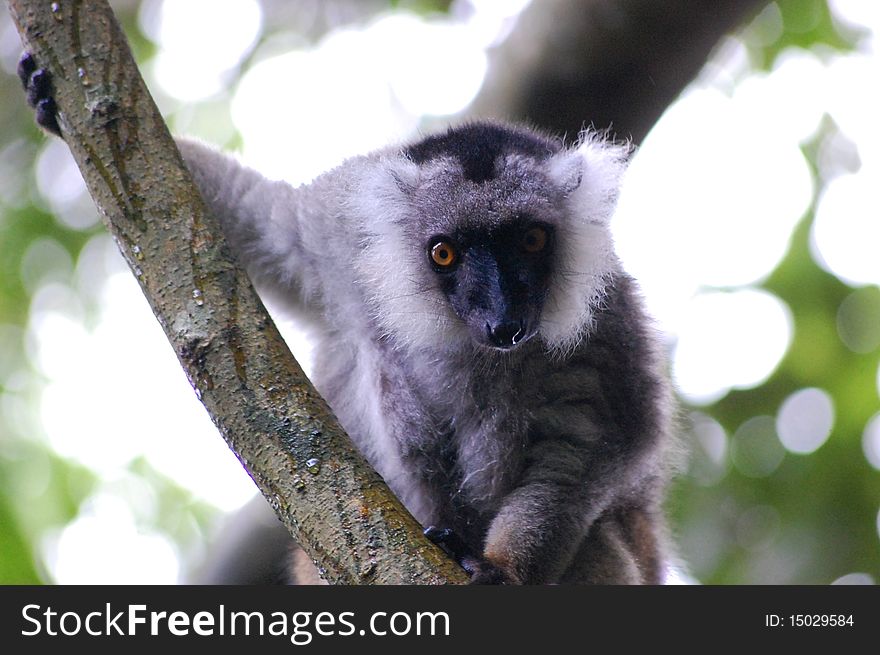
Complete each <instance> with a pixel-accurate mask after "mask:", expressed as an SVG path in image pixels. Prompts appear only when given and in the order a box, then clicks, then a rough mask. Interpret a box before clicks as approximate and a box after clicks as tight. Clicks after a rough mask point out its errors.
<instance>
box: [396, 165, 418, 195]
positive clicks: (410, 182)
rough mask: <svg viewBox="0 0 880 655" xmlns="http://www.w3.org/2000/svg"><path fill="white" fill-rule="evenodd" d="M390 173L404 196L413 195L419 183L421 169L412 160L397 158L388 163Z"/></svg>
mask: <svg viewBox="0 0 880 655" xmlns="http://www.w3.org/2000/svg"><path fill="white" fill-rule="evenodd" d="M388 173H389V174H390V175H391V179H393V180H394V184H395V185H396V186H397V188H398V190H399V191H400V192H401V193H402V194H403V195H405V196H410V195H412V193H413V191H415V188H416V186H417V185H418V182H419V167H418V166H417V165H416V164H415V163H414V162H413V161H412V160H411V159H409V158H408V157H395V158H394V159H392V160H391V161H389V162H388Z"/></svg>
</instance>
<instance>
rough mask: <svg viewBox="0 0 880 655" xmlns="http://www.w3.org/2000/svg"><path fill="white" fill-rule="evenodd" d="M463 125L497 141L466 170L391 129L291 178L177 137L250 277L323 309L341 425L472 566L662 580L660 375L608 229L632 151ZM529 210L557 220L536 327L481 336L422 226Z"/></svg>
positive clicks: (488, 221)
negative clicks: (380, 139)
mask: <svg viewBox="0 0 880 655" xmlns="http://www.w3.org/2000/svg"><path fill="white" fill-rule="evenodd" d="M470 129H476V130H478V131H479V133H480V136H481V138H482V139H484V140H489V141H492V140H493V139H495V138H496V137H497V138H500V139H502V142H501V143H495V142H493V145H492V147H493V150H492V151H491V161H489V162H488V163H485V162H483V161H481V160H478V159H476V160H474V161H475V162H476V163H473V162H472V164H471V169H472V170H473V169H475V167H477V166H482V168H476V170H478V172H479V177H476V176H475V175H474V174H473V173H470V174H469V176H466V175H465V174H464V172H463V167H462V163H461V162H462V161H463V160H462V159H461V158H460V155H459V154H457V152H451V154H449V155H448V156H447V155H444V151H443V149H442V148H439V147H435V146H434V145H433V142H432V143H431V144H429V145H430V146H431V147H430V148H423V149H422V151H420V156H419V158H418V163H416V161H415V160H414V158H413V157H412V156H410V155H408V154H407V151H406V147H394V148H388V149H385V150H382V151H379V152H376V153H373V154H370V155H367V156H363V157H358V158H354V159H351V160H349V161H347V162H345V163H344V164H342V165H341V166H340V167H338V168H336V169H334V170H332V171H330V172H328V173H326V174H324V175H322V176H321V177H319V178H318V179H316V180H315V181H314V182H313V183H311V184H309V185H307V186H302V187H299V188H292V187H290V186H289V185H287V184H285V183H283V182H270V181H268V180H266V179H264V178H263V177H262V176H260V175H259V174H257V173H255V172H254V171H251V170H249V169H246V168H244V167H242V166H241V165H239V164H238V163H237V162H236V161H235V160H234V159H232V158H231V157H228V156H226V155H222V154H220V153H217V152H216V151H214V150H212V149H210V148H208V147H206V146H203V145H201V144H198V143H195V142H192V141H188V140H180V141H179V145H180V147H181V152H182V153H183V155H184V158H185V159H186V161H187V163H188V165H189V167H190V169H191V170H192V172H193V174H194V176H195V179H196V182H197V184H198V186H199V187H200V189H201V190H202V192H203V195H204V196H205V200H206V202H207V203H208V205H209V206H210V208H211V209H212V210H213V211H214V212H215V213H216V214H217V216H218V217H219V219H220V220H221V222H222V224H223V226H224V229H225V231H226V233H227V236H228V238H229V240H230V242H231V243H232V246H233V248H234V249H235V250H236V252H237V254H238V256H239V257H240V258H241V259H242V261H243V263H244V264H245V265H246V266H247V267H248V269H249V271H250V272H251V274H252V275H253V276H254V277H255V278H256V279H257V280H258V281H260V282H262V284H263V285H264V286H266V285H268V286H270V287H272V288H273V289H274V290H275V291H276V292H280V295H281V296H283V297H284V299H285V304H286V305H288V306H290V307H292V308H294V309H295V310H297V311H298V312H299V313H300V314H302V315H304V316H305V317H306V318H308V319H310V320H313V321H317V322H319V323H320V324H321V325H322V329H321V334H320V337H319V343H318V344H317V346H316V353H317V357H316V362H315V372H314V380H313V381H314V383H315V385H316V387H317V388H318V390H319V391H320V392H321V393H322V394H323V395H324V397H325V398H326V399H327V401H328V402H329V403H330V405H331V407H332V408H333V410H334V411H335V412H336V414H337V416H338V417H339V419H340V421H341V423H342V425H343V427H344V428H345V429H346V430H347V431H348V433H349V434H350V435H351V437H352V439H353V440H354V441H355V443H356V444H357V446H358V447H359V448H360V450H361V451H362V452H363V453H364V455H365V456H366V457H367V459H368V460H369V461H370V463H371V464H372V465H373V466H374V467H375V468H376V469H377V470H378V471H379V473H380V474H381V475H382V476H383V477H384V478H385V480H386V481H387V482H388V484H389V485H390V487H391V488H392V490H393V491H394V492H395V493H396V494H397V495H398V496H399V497H400V498H401V500H402V501H403V502H404V503H405V504H406V506H407V507H408V508H409V510H410V511H411V512H412V513H413V514H414V515H415V517H416V518H417V519H418V520H419V521H420V522H421V523H422V524H423V525H424V526H428V525H438V526H442V527H448V528H452V529H453V530H455V531H456V532H457V533H458V534H459V535H460V536H461V537H462V538H463V539H464V540H465V541H466V542H467V543H468V544H469V546H470V547H471V548H472V549H473V550H474V551H476V552H478V553H482V557H483V559H482V560H481V562H480V563H479V564H477V565H476V566H475V567H474V571H475V572H474V580H475V581H481V580H485V579H493V580H495V581H498V580H501V581H505V582H519V583H549V582H600V583H632V582H653V583H656V582H659V581H660V580H661V565H660V562H661V557H662V554H661V549H660V543H661V541H662V524H663V522H662V518H661V512H660V507H659V504H660V496H661V490H662V486H663V480H664V477H665V472H664V465H663V453H664V451H665V444H666V442H667V440H668V433H669V420H670V419H669V407H670V402H669V392H668V388H667V384H666V382H665V377H664V375H663V373H662V369H663V365H662V362H661V358H660V357H658V353H657V347H656V345H655V342H654V337H653V335H652V334H651V331H650V330H649V328H648V327H647V321H646V319H645V317H644V315H643V311H642V308H641V303H640V301H639V299H638V296H637V292H636V290H635V285H634V283H633V281H632V280H631V279H630V278H629V277H628V276H627V275H626V273H624V272H623V271H622V270H621V267H620V265H619V263H618V261H617V259H616V257H615V256H614V254H613V250H612V245H611V237H610V233H609V231H608V221H609V219H610V216H611V214H612V212H613V209H614V203H615V201H616V195H617V189H618V185H619V178H620V175H621V174H622V172H623V168H624V162H625V159H626V156H627V150H626V148H621V147H618V146H613V145H610V144H607V143H604V142H603V141H602V140H601V139H599V138H598V137H596V136H595V135H586V136H585V137H584V138H583V139H582V141H581V143H580V145H579V146H577V147H576V148H573V149H565V148H562V147H561V146H560V145H558V144H557V145H555V146H553V145H552V143H551V142H550V141H549V140H548V141H547V143H548V144H550V145H548V148H547V151H546V153H543V151H541V149H540V147H539V146H540V143H539V144H538V147H535V146H534V145H533V144H531V142H530V144H529V149H528V151H524V150H522V149H521V148H519V147H518V145H517V141H516V140H515V139H511V140H510V144H508V143H507V142H506V141H504V139H505V136H504V135H505V133H506V132H505V131H506V130H510V133H515V134H518V135H520V137H522V135H524V134H525V135H526V136H528V134H531V133H526V132H525V131H524V130H522V129H521V128H506V127H497V126H496V127H493V126H491V125H488V126H486V125H482V126H481V124H477V127H476V128H473V127H472V128H470ZM496 131H498V132H499V134H500V136H497V135H496V134H495V132H496ZM450 134H453V135H457V136H459V137H460V136H461V135H460V134H458V133H456V132H454V130H452V131H450ZM535 138H536V139H539V140H540V139H544V137H543V136H540V135H536V136H535ZM456 147H458V148H461V144H458V145H457V146H456ZM496 151H497V152H496ZM425 153H427V154H425ZM471 178H474V179H471ZM524 214H527V215H529V216H532V217H538V218H539V219H540V220H541V221H542V222H543V223H545V224H547V225H550V226H552V228H553V229H554V230H555V234H556V237H557V243H558V248H557V250H556V251H555V252H554V261H553V269H552V277H551V279H550V283H549V288H548V290H547V294H546V302H545V303H544V306H543V309H542V311H541V319H540V323H539V325H538V327H537V332H536V334H535V336H534V338H531V339H529V340H528V341H526V342H525V343H523V344H522V345H519V346H518V347H515V348H511V349H509V350H493V349H490V348H487V347H485V346H484V345H482V344H480V343H477V342H475V340H474V339H473V338H472V337H471V333H470V332H469V331H468V329H467V326H466V325H464V323H463V321H462V319H461V318H459V316H458V315H456V312H454V311H453V310H452V309H451V308H450V306H449V303H448V302H447V299H446V297H445V296H444V294H443V292H442V291H441V289H440V285H439V282H438V279H437V278H438V276H437V273H436V272H435V271H433V270H432V269H431V267H430V266H429V265H428V262H427V259H426V253H425V243H426V241H427V239H428V238H429V237H431V236H432V235H435V234H448V233H450V232H452V231H454V230H461V229H465V228H466V229H468V230H471V231H472V232H476V233H480V231H484V232H485V233H486V234H490V233H492V231H493V230H494V229H495V228H497V227H499V226H503V225H505V224H506V223H509V222H510V221H511V220H513V217H515V216H522V215H524ZM275 295H279V294H278V293H276V294H275ZM490 570H491V571H494V572H495V573H496V574H498V575H496V576H495V577H494V578H492V577H491V576H489V577H487V576H486V575H484V574H485V573H486V572H487V571H490Z"/></svg>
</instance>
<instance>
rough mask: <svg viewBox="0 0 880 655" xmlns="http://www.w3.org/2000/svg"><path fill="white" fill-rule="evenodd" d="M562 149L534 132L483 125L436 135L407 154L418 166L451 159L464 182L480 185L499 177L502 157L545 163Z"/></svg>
mask: <svg viewBox="0 0 880 655" xmlns="http://www.w3.org/2000/svg"><path fill="white" fill-rule="evenodd" d="M560 149H561V146H560V144H559V143H557V142H556V141H553V140H551V139H545V138H543V137H541V136H540V135H537V134H535V133H534V132H528V131H525V130H521V129H518V128H515V127H509V126H506V125H498V124H496V123H486V122H480V123H469V124H466V125H461V126H459V127H450V128H449V129H448V130H447V131H446V133H445V134H435V135H433V136H429V137H428V138H426V139H423V140H422V141H419V142H418V143H414V144H413V145H411V146H408V147H407V148H405V149H404V154H405V155H406V156H407V157H409V158H410V159H411V160H412V161H414V162H415V163H416V164H423V163H425V162H428V161H431V160H432V159H438V158H440V157H452V158H454V159H456V160H458V162H459V163H460V164H461V167H462V169H463V170H464V177H465V179H467V180H470V181H472V182H477V183H479V182H485V181H486V180H491V179H493V178H494V177H495V176H496V175H497V171H496V168H495V163H496V161H497V160H498V157H500V156H501V155H505V154H509V153H520V154H523V155H526V156H529V157H534V158H535V159H537V160H539V161H543V160H545V159H547V158H548V157H550V156H551V155H554V154H556V153H557V152H559V151H560Z"/></svg>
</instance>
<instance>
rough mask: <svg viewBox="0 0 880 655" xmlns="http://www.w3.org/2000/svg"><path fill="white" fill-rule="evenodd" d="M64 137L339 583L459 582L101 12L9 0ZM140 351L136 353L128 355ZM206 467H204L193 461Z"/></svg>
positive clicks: (211, 395) (186, 364)
mask: <svg viewBox="0 0 880 655" xmlns="http://www.w3.org/2000/svg"><path fill="white" fill-rule="evenodd" d="M9 7H10V10H11V13H12V16H13V19H14V20H15V23H16V25H17V26H18V29H19V32H20V33H21V34H22V37H23V40H24V44H25V48H26V49H28V50H29V51H30V52H31V53H32V54H33V55H34V57H35V59H36V60H37V62H39V64H40V65H41V66H44V67H46V68H47V69H48V70H49V72H50V74H51V75H52V78H53V80H54V85H55V100H56V103H57V105H58V108H59V123H60V125H61V130H62V134H63V135H64V138H65V140H66V141H67V143H68V145H69V146H70V149H71V151H72V153H73V156H74V158H75V159H76V162H77V164H78V165H79V168H80V170H81V171H82V174H83V177H84V178H85V180H86V184H87V185H88V188H89V191H90V193H91V195H92V198H93V199H94V201H95V203H96V204H97V206H98V209H99V210H100V212H101V214H102V215H103V217H104V222H105V224H106V225H107V228H108V229H109V230H110V231H111V233H112V234H113V236H114V238H115V239H116V242H117V243H118V244H119V247H120V249H121V250H122V254H123V256H124V257H125V259H126V261H127V262H128V264H129V266H130V267H131V269H132V271H133V272H134V274H135V276H136V277H137V279H138V281H139V283H140V285H141V288H142V289H143V291H144V294H145V295H146V296H147V299H148V300H149V302H150V305H151V307H152V309H153V312H154V313H155V315H156V318H157V319H158V320H159V323H160V324H161V325H162V327H163V329H164V330H165V333H166V335H167V336H168V340H169V341H170V342H171V345H172V346H173V348H174V350H175V352H176V353H177V357H178V359H179V360H180V363H181V365H182V366H183V368H184V370H185V371H186V374H187V376H188V377H189V380H190V383H191V384H192V386H193V388H194V389H195V390H196V393H197V394H198V395H199V397H200V398H201V400H202V403H203V404H204V405H205V407H206V408H207V410H208V412H209V414H210V415H211V418H212V419H213V421H214V423H215V424H216V426H217V428H218V429H219V430H220V432H221V434H222V435H223V437H224V438H225V439H226V441H227V443H228V444H229V446H230V448H232V450H233V451H234V452H235V453H236V455H237V456H238V458H239V459H240V460H241V462H242V464H243V465H244V466H245V468H246V469H247V470H248V472H249V473H250V475H251V477H252V478H253V479H254V481H255V482H256V483H257V485H258V486H259V488H260V490H261V491H262V492H263V494H264V495H265V496H266V498H267V499H268V500H269V502H270V504H271V505H272V507H273V508H274V509H275V511H276V512H277V514H278V516H279V517H280V518H281V520H282V521H283V522H284V524H285V525H286V526H287V528H288V530H289V531H290V533H291V535H293V537H294V538H295V539H296V541H297V542H298V543H300V544H301V545H302V546H303V548H304V549H305V550H306V552H307V553H308V554H309V555H310V556H311V557H313V558H314V559H315V560H317V561H318V562H319V563H320V565H321V567H322V568H323V569H324V570H325V571H326V577H327V579H328V580H330V581H331V582H338V583H351V584H365V583H372V584H381V583H384V584H387V583H448V582H464V581H466V576H465V575H464V573H463V572H462V571H461V569H459V568H458V567H457V566H455V564H453V563H452V562H451V561H450V560H449V559H448V558H447V557H446V556H445V555H444V554H443V552H442V551H441V550H440V549H439V548H437V547H436V546H434V545H433V544H431V543H429V542H428V541H427V540H426V539H425V538H424V537H423V536H422V534H421V528H420V527H419V525H418V524H417V523H416V521H415V520H414V519H413V518H412V517H411V516H410V515H409V513H408V512H407V511H406V510H405V509H404V507H403V506H402V505H401V503H400V502H399V501H398V500H397V499H396V498H395V497H394V495H393V494H392V493H391V492H390V490H389V489H388V488H387V487H386V486H385V484H384V482H383V481H382V479H381V478H380V477H379V476H378V475H377V474H376V473H375V472H373V471H372V470H371V469H370V467H369V465H368V464H367V463H366V462H365V460H364V459H363V457H362V456H361V455H360V454H359V453H358V452H357V451H356V450H355V449H354V447H353V446H352V445H351V443H350V442H349V440H348V437H347V436H346V435H345V433H344V432H343V431H342V429H341V428H340V426H339V424H338V423H337V421H336V419H335V418H334V417H333V415H332V413H331V411H330V409H329V408H328V407H327V405H326V403H325V402H324V401H323V400H322V399H321V397H320V396H319V395H318V394H317V392H316V391H315V390H314V388H313V387H312V386H311V384H310V383H309V381H308V380H307V379H306V377H305V375H303V372H302V370H301V369H300V367H299V365H298V364H297V363H296V361H295V360H294V359H293V356H292V355H291V354H290V351H289V350H288V349H287V346H286V345H285V343H284V341H283V340H282V339H281V337H280V335H279V333H278V331H277V330H276V328H275V325H274V324H273V323H272V321H271V319H270V318H269V316H268V314H267V313H266V311H265V309H264V308H263V306H262V303H261V302H260V300H259V298H258V297H257V296H256V294H255V293H254V290H253V288H252V287H251V284H250V282H249V281H248V279H247V277H246V275H245V274H244V273H243V271H242V270H241V269H240V268H239V267H238V266H237V265H236V264H235V262H234V261H233V259H232V257H231V256H230V251H229V250H228V248H227V246H226V244H225V242H224V240H223V237H222V235H221V233H220V231H219V227H218V225H217V224H216V223H215V221H214V219H213V217H212V216H210V215H209V214H207V212H206V210H205V206H204V204H203V202H202V199H201V197H200V196H199V193H198V191H197V189H196V188H195V186H194V185H193V182H192V179H191V177H190V175H189V173H188V171H187V170H186V168H185V166H184V163H183V160H182V159H181V157H180V154H179V153H178V152H177V148H176V146H175V144H174V141H173V140H172V138H171V135H170V134H169V132H168V129H167V127H166V126H165V123H164V121H163V120H162V117H161V116H160V115H159V112H158V110H157V108H156V106H155V104H154V103H153V101H152V98H151V97H150V95H149V93H148V92H147V90H146V87H145V85H144V82H143V80H142V79H141V77H140V74H139V73H138V70H137V67H136V65H135V63H134V60H133V59H132V57H131V53H130V51H129V48H128V45H127V42H126V40H125V37H124V35H123V34H122V31H121V29H120V28H119V25H118V24H117V22H116V20H115V18H114V16H113V13H112V11H111V9H110V7H109V5H108V4H107V2H106V1H105V0H100V1H95V0H89V1H88V2H86V1H85V0H66V1H64V2H47V1H45V0H9ZM132 351H133V352H136V351H137V344H132ZM193 465H194V466H197V465H198V463H197V462H193Z"/></svg>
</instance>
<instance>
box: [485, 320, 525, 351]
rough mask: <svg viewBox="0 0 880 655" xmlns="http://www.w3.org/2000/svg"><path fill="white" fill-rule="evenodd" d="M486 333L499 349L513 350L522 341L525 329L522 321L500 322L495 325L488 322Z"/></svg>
mask: <svg viewBox="0 0 880 655" xmlns="http://www.w3.org/2000/svg"><path fill="white" fill-rule="evenodd" d="M486 333H487V334H488V336H489V341H491V342H492V345H493V346H496V347H497V348H512V347H513V346H515V345H516V344H518V343H519V342H520V341H522V338H523V336H524V335H525V330H524V329H523V324H522V321H500V322H499V323H497V324H495V325H492V324H490V323H488V322H487V323H486Z"/></svg>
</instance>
